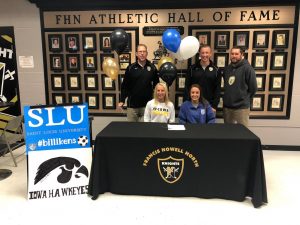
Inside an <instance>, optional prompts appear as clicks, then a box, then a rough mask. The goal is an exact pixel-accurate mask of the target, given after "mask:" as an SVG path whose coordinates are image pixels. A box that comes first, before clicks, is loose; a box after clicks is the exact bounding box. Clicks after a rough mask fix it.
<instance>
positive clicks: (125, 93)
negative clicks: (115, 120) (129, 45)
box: [118, 44, 159, 122]
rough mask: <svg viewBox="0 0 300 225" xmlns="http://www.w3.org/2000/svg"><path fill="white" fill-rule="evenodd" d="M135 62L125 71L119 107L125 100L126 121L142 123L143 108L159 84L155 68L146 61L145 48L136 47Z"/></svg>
mask: <svg viewBox="0 0 300 225" xmlns="http://www.w3.org/2000/svg"><path fill="white" fill-rule="evenodd" d="M136 56H137V61H136V62H135V63H133V64H131V65H129V66H128V67H127V69H126V72H125V76H124V80H123V82H122V85H121V99H120V102H119V104H118V106H119V107H122V106H123V105H124V102H125V99H126V98H127V120H128V121H131V122H137V121H143V118H144V111H145V106H146V104H147V102H148V101H150V100H151V99H152V97H153V89H154V87H155V85H156V84H157V83H158V82H159V79H158V74H157V69H156V67H155V66H154V65H153V64H152V63H151V62H150V61H149V60H147V56H148V51H147V46H146V45H144V44H139V45H138V46H137V52H136Z"/></svg>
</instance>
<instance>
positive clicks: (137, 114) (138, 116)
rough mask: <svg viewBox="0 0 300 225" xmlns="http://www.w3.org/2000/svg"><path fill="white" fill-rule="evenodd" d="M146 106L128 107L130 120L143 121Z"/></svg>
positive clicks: (128, 118)
mask: <svg viewBox="0 0 300 225" xmlns="http://www.w3.org/2000/svg"><path fill="white" fill-rule="evenodd" d="M144 112H145V107H142V108H127V120H128V121H129V122H143V121H144Z"/></svg>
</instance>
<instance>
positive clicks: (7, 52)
mask: <svg viewBox="0 0 300 225" xmlns="http://www.w3.org/2000/svg"><path fill="white" fill-rule="evenodd" d="M18 90H19V83H18V72H17V61H16V50H15V38H14V30H13V27H0V119H1V120H6V119H5V118H2V117H5V116H3V115H2V114H3V113H5V114H9V115H13V116H18V115H20V114H21V107H20V100H19V95H18V93H19V91H18Z"/></svg>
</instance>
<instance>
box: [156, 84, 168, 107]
mask: <svg viewBox="0 0 300 225" xmlns="http://www.w3.org/2000/svg"><path fill="white" fill-rule="evenodd" d="M159 85H160V86H162V87H163V88H164V89H165V101H164V102H165V104H168V103H169V101H170V100H169V90H168V87H167V85H166V84H165V83H162V82H160V83H158V84H156V86H155V88H154V91H153V98H154V103H155V104H157V103H158V102H159V101H158V98H157V88H158V86H159Z"/></svg>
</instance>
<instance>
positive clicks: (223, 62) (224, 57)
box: [214, 53, 228, 68]
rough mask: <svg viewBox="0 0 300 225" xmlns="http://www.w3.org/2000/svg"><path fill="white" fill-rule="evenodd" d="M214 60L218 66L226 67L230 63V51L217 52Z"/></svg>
mask: <svg viewBox="0 0 300 225" xmlns="http://www.w3.org/2000/svg"><path fill="white" fill-rule="evenodd" d="M214 62H215V64H216V66H217V67H218V68H224V67H225V66H227V65H228V53H215V54H214Z"/></svg>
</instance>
